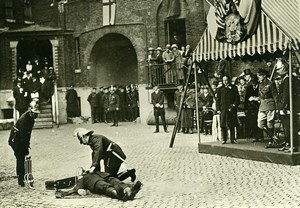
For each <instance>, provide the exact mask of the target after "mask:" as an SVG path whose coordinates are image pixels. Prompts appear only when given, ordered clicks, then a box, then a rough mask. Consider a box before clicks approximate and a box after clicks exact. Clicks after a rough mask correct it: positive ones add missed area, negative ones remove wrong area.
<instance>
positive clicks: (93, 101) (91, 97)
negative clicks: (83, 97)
mask: <svg viewBox="0 0 300 208" xmlns="http://www.w3.org/2000/svg"><path fill="white" fill-rule="evenodd" d="M87 101H88V102H89V103H90V106H91V118H92V123H97V122H98V115H97V106H98V102H97V89H96V88H93V89H92V92H91V94H90V95H89V96H88V98H87Z"/></svg>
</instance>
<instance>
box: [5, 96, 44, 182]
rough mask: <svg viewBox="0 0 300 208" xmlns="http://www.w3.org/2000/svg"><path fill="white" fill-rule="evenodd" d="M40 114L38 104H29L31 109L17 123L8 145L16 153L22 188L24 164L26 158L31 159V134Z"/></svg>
mask: <svg viewBox="0 0 300 208" xmlns="http://www.w3.org/2000/svg"><path fill="white" fill-rule="evenodd" d="M39 113H40V111H39V110H38V104H37V103H36V102H35V101H32V102H31V103H30V104H29V109H28V111H27V112H25V113H24V114H23V115H22V116H21V117H20V118H19V120H18V121H17V122H16V124H15V125H14V127H13V128H12V130H11V132H10V136H9V140H8V144H9V145H10V146H11V148H12V149H13V151H14V154H15V157H16V159H17V167H16V170H17V176H18V184H19V185H20V186H22V187H24V186H25V184H24V175H25V168H24V162H25V158H29V157H30V154H29V148H30V138H31V132H32V128H33V125H34V119H36V118H37V115H38V114H39Z"/></svg>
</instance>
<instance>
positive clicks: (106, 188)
mask: <svg viewBox="0 0 300 208" xmlns="http://www.w3.org/2000/svg"><path fill="white" fill-rule="evenodd" d="M141 187H142V183H141V182H140V181H137V182H135V183H134V184H128V183H124V182H122V181H120V180H119V179H118V178H115V177H113V176H111V174H109V173H106V172H99V171H95V172H92V173H90V172H87V173H85V174H83V176H82V177H81V178H80V179H79V180H78V181H77V184H76V185H75V186H74V187H73V188H72V189H71V190H68V191H63V190H57V191H56V193H55V196H56V198H63V197H64V196H68V195H71V194H73V193H76V194H79V195H80V196H84V195H86V194H87V192H86V190H89V191H90V192H92V193H95V194H100V195H106V196H108V197H111V198H114V199H120V200H123V201H127V200H133V199H134V197H135V195H136V194H137V193H138V192H139V191H140V189H141Z"/></svg>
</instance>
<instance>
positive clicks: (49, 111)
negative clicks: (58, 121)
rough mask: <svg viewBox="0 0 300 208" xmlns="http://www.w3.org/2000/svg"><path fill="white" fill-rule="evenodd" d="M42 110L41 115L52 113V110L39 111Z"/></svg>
mask: <svg viewBox="0 0 300 208" xmlns="http://www.w3.org/2000/svg"><path fill="white" fill-rule="evenodd" d="M39 110H40V112H41V113H40V114H45V113H50V114H51V113H52V109H39Z"/></svg>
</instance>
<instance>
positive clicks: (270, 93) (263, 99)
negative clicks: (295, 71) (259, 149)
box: [256, 68, 278, 148]
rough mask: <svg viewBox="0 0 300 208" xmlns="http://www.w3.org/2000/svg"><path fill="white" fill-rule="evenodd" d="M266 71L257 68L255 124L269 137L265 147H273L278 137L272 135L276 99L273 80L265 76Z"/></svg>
mask: <svg viewBox="0 0 300 208" xmlns="http://www.w3.org/2000/svg"><path fill="white" fill-rule="evenodd" d="M267 74H268V71H267V70H265V69H262V68H259V69H258V72H257V76H258V80H259V86H258V98H256V99H257V100H259V102H260V105H259V110H258V115H257V125H258V127H259V128H260V129H262V130H263V131H264V132H266V134H268V136H269V137H270V138H271V141H270V142H269V143H268V145H267V146H266V148H269V147H273V146H274V145H276V144H277V143H278V138H277V137H276V136H275V135H274V120H275V110H276V101H277V90H276V86H275V84H274V83H273V82H271V81H270V80H269V79H268V78H267Z"/></svg>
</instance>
